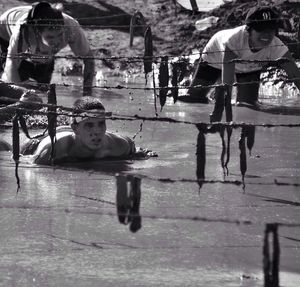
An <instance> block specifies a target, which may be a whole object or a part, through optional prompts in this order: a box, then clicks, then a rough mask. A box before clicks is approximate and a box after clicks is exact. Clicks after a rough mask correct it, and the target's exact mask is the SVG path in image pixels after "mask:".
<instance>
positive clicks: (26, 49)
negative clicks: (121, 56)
mask: <svg viewBox="0 0 300 287" xmlns="http://www.w3.org/2000/svg"><path fill="white" fill-rule="evenodd" d="M61 8H62V7H59V5H51V4H50V3H48V2H46V1H40V2H37V3H34V4H32V5H31V6H17V7H14V8H11V9H9V10H7V11H5V12H4V13H3V14H2V15H0V47H1V59H0V64H1V66H3V67H0V69H1V68H4V71H3V74H2V78H1V79H2V81H4V82H7V83H21V82H25V81H27V80H28V79H32V80H35V81H36V82H37V83H38V84H40V86H41V85H42V86H43V85H45V86H47V84H49V83H50V81H51V78H52V74H53V71H54V65H55V55H56V54H57V53H59V51H61V50H62V49H63V48H65V47H67V46H69V47H70V48H71V50H72V52H73V53H74V55H75V56H77V57H80V58H81V59H82V61H83V95H91V94H92V83H93V79H94V72H95V61H94V59H93V52H92V50H91V46H90V44H89V41H88V39H87V37H86V35H85V33H84V30H83V29H82V27H81V26H80V25H79V23H78V21H77V20H75V19H74V18H73V17H71V16H69V15H67V14H65V13H63V12H62V9H61Z"/></svg>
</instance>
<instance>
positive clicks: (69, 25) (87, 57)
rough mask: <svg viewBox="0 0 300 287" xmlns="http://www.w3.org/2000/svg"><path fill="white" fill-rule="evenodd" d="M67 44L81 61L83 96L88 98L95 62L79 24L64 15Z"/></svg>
mask: <svg viewBox="0 0 300 287" xmlns="http://www.w3.org/2000/svg"><path fill="white" fill-rule="evenodd" d="M64 17H65V23H66V34H67V38H68V43H69V45H70V48H71V50H72V52H73V53H74V55H76V56H78V57H82V59H83V65H84V67H83V95H84V96H88V95H90V94H91V92H92V86H93V81H94V76H95V60H94V58H93V52H92V49H91V47H90V44H89V42H88V40H87V38H86V36H85V33H84V31H83V29H82V28H81V26H80V25H79V23H78V22H77V21H76V20H75V19H73V18H72V17H71V16H68V15H66V14H64Z"/></svg>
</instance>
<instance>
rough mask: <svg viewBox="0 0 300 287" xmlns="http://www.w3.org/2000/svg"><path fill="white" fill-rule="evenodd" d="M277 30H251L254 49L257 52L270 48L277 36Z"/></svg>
mask: <svg viewBox="0 0 300 287" xmlns="http://www.w3.org/2000/svg"><path fill="white" fill-rule="evenodd" d="M275 33H276V30H275V29H265V30H261V31H258V30H254V29H252V30H251V33H250V37H251V43H252V47H251V48H254V49H256V50H260V49H263V48H265V47H267V46H269V45H270V44H271V42H272V40H273V38H274V36H275Z"/></svg>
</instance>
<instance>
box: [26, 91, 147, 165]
mask: <svg viewBox="0 0 300 287" xmlns="http://www.w3.org/2000/svg"><path fill="white" fill-rule="evenodd" d="M73 108H74V114H75V115H76V116H75V117H72V118H73V119H72V123H71V126H70V127H69V126H68V127H66V126H65V127H59V128H57V133H56V142H55V152H54V159H53V163H54V164H61V163H66V162H78V161H88V160H97V159H102V158H107V157H109V158H111V157H112V158H119V159H126V158H130V157H132V156H134V155H137V149H136V147H135V143H134V141H133V140H131V139H130V138H129V137H127V136H121V135H116V134H113V133H111V132H108V131H107V130H106V120H105V114H106V113H105V108H104V106H103V105H102V103H101V101H100V100H99V99H97V98H94V97H90V96H86V97H82V98H80V99H78V100H76V101H75V103H74V106H73ZM83 110H84V112H82V111H83ZM51 150H52V147H51V139H50V137H49V136H46V137H44V138H42V139H41V140H29V141H28V142H27V143H25V144H24V146H23V147H22V148H21V153H22V154H23V155H28V154H32V160H33V163H36V164H44V165H49V164H51V163H52V160H51ZM146 153H147V151H145V152H144V154H146Z"/></svg>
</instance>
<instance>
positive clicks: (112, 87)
mask: <svg viewBox="0 0 300 287" xmlns="http://www.w3.org/2000/svg"><path fill="white" fill-rule="evenodd" d="M299 79H300V78H291V79H288V80H287V79H284V78H279V79H276V80H271V79H268V80H265V81H264V82H269V83H272V82H273V83H274V82H276V83H277V82H278V81H280V82H281V83H283V84H285V83H292V82H293V81H296V80H299ZM254 83H261V81H251V82H243V83H239V82H234V83H232V84H213V85H207V86H204V85H195V86H193V88H204V89H211V88H216V87H225V86H228V87H237V86H242V85H249V84H254ZM8 84H11V85H13V84H14V83H8ZM56 86H61V87H77V88H80V87H82V86H81V85H75V84H67V83H57V84H56ZM37 88H38V87H37ZM89 88H92V89H102V90H103V89H104V90H113V89H115V90H122V89H124V90H144V91H153V90H160V89H164V90H166V89H169V90H172V89H187V88H188V87H187V86H167V87H155V88H154V87H128V86H123V85H116V86H107V85H102V86H99V85H91V86H89Z"/></svg>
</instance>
